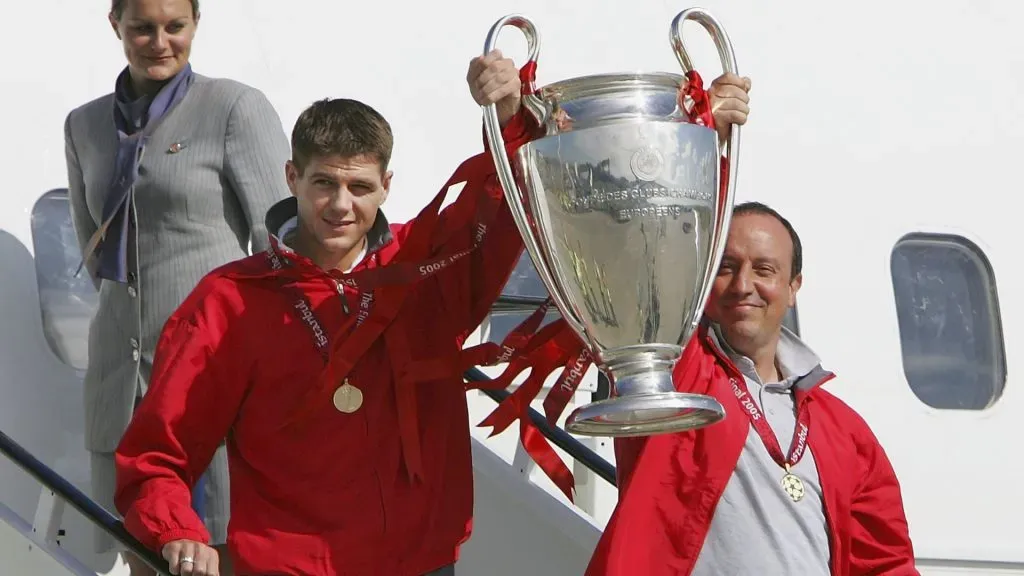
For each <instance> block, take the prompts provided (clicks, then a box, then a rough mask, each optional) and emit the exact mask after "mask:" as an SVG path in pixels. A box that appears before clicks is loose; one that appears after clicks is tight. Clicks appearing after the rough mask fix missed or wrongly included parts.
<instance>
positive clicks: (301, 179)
mask: <svg viewBox="0 0 1024 576" xmlns="http://www.w3.org/2000/svg"><path fill="white" fill-rule="evenodd" d="M285 171H286V176H287V178H288V187H289V188H290V189H291V192H292V194H293V195H294V196H295V197H296V199H297V200H298V205H299V226H301V227H302V233H303V236H304V237H305V238H306V239H307V241H312V242H313V243H315V244H316V245H317V248H318V250H317V252H320V253H324V254H331V255H334V256H335V257H337V258H339V259H343V260H348V259H347V258H344V257H345V256H348V255H349V254H352V253H354V252H358V251H359V250H360V249H361V248H362V246H363V239H364V238H366V234H367V233H368V232H369V231H370V228H372V227H373V223H374V221H375V220H376V218H377V210H378V209H379V208H380V206H381V204H383V203H384V201H385V200H386V199H387V197H388V191H389V190H390V188H391V173H390V172H384V170H383V169H382V167H381V165H380V162H378V161H377V160H376V159H374V158H373V157H371V156H369V155H365V154H363V155H359V156H355V157H350V158H346V157H343V156H337V155H333V156H314V157H312V158H310V160H309V162H308V164H307V165H306V166H305V168H304V169H303V170H300V169H299V167H298V166H297V165H296V164H295V163H294V162H288V164H287V166H286V168H285Z"/></svg>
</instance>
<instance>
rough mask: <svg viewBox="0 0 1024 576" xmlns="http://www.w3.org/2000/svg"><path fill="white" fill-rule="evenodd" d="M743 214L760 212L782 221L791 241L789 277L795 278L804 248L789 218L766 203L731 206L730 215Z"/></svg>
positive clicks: (802, 260) (800, 264)
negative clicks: (791, 253)
mask: <svg viewBox="0 0 1024 576" xmlns="http://www.w3.org/2000/svg"><path fill="white" fill-rule="evenodd" d="M743 214H762V215H764V216H771V217H772V218H775V219H776V220H778V221H779V222H781V223H782V226H783V227H784V228H785V229H786V232H789V239H790V240H792V241H793V266H792V273H791V274H790V279H793V278H796V277H797V275H799V274H800V272H801V271H802V270H803V267H804V249H803V245H801V244H800V236H799V235H798V234H797V233H796V230H795V229H794V228H793V225H792V224H790V223H789V220H786V219H785V218H783V217H782V214H779V213H778V212H776V211H775V210H774V209H772V208H770V207H769V206H768V205H766V204H762V203H760V202H744V203H742V204H737V205H736V206H735V207H733V209H732V215H733V217H734V218H735V217H736V216H740V215H743Z"/></svg>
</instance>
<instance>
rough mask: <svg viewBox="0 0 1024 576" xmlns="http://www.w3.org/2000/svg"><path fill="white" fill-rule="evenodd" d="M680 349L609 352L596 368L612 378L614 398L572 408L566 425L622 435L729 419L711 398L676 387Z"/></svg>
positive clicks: (664, 347) (582, 431)
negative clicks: (674, 373) (677, 389)
mask: <svg viewBox="0 0 1024 576" xmlns="http://www.w3.org/2000/svg"><path fill="white" fill-rule="evenodd" d="M681 352H682V350H681V348H680V347H678V346H667V345H647V346H642V347H641V346H636V347H634V346H630V347H626V348H620V349H616V350H610V351H607V352H605V354H603V355H602V358H601V359H600V360H599V361H598V362H599V364H598V366H599V368H600V369H601V371H602V372H604V373H605V375H607V376H608V379H609V380H610V381H611V385H612V394H611V396H612V397H611V398H609V399H608V400H601V401H599V402H594V403H591V404H588V405H586V406H583V407H580V408H577V409H576V410H574V411H573V413H572V414H570V415H569V418H568V419H567V420H566V424H565V429H566V430H568V431H569V432H572V433H574V434H582V435H587V436H611V437H620V438H622V437H629V436H649V435H652V434H663V433H671V432H683V431H687V430H696V429H698V428H703V427H705V426H709V425H711V424H714V423H715V422H718V421H719V420H721V419H723V418H725V408H724V407H723V406H722V405H721V404H720V403H719V402H718V401H717V400H715V399H714V398H712V397H711V396H705V395H702V394H689V393H685V392H677V391H676V389H675V383H674V382H673V379H672V370H673V368H674V367H675V364H676V362H677V361H678V360H679V357H680V355H681Z"/></svg>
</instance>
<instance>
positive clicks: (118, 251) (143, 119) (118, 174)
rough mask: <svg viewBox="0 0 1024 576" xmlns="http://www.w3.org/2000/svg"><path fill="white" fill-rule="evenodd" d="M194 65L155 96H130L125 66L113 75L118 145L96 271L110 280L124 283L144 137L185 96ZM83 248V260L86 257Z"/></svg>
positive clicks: (97, 241) (97, 248)
mask: <svg viewBox="0 0 1024 576" xmlns="http://www.w3.org/2000/svg"><path fill="white" fill-rule="evenodd" d="M194 77H195V76H194V75H193V73H192V66H191V65H189V64H186V65H185V68H183V69H182V70H181V72H179V73H178V74H177V75H176V76H175V77H174V78H172V79H171V80H170V82H168V83H167V84H166V85H164V87H163V88H161V89H160V91H159V92H158V93H157V94H156V96H142V97H140V98H136V99H134V100H132V99H131V97H130V94H131V90H130V83H131V78H130V77H129V75H128V68H125V69H124V71H123V72H121V74H120V75H119V76H118V77H117V82H116V84H115V86H114V126H115V127H116V128H117V136H118V141H119V142H118V147H117V156H116V157H115V160H114V176H113V179H112V181H111V183H110V190H109V191H108V192H107V198H106V201H105V202H104V203H103V223H102V225H101V226H100V227H99V230H97V232H96V236H94V238H93V241H91V242H90V244H95V251H94V252H93V253H94V254H95V255H96V266H95V274H96V276H97V277H99V278H105V279H107V280H112V281H114V282H121V283H126V282H128V243H129V237H130V235H129V231H130V229H131V226H132V225H133V222H132V215H131V207H132V202H133V195H134V191H135V180H136V179H137V178H138V176H139V162H141V161H142V155H143V152H144V150H145V148H146V141H147V140H148V138H149V136H150V135H152V133H153V130H154V129H155V128H156V126H157V125H159V122H160V119H161V118H163V116H164V115H166V114H167V113H168V112H169V111H170V110H171V109H172V108H174V106H175V105H176V104H177V103H178V102H180V101H181V100H182V98H184V97H185V94H187V93H188V90H189V88H190V87H191V86H192V81H193V79H194ZM89 256H90V251H87V256H86V258H89Z"/></svg>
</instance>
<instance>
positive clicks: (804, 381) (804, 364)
mask: <svg viewBox="0 0 1024 576" xmlns="http://www.w3.org/2000/svg"><path fill="white" fill-rule="evenodd" d="M708 334H709V336H710V339H711V342H712V344H714V346H715V347H716V348H717V349H718V350H719V351H720V352H721V353H722V354H723V355H725V357H727V358H728V359H729V360H730V361H731V362H732V364H733V366H735V368H736V369H737V370H739V371H740V372H741V373H742V374H744V375H746V376H747V377H749V378H752V379H754V380H755V381H759V380H760V379H759V378H758V377H757V373H756V372H755V370H754V362H753V361H752V360H751V359H750V358H747V357H746V356H744V355H743V354H740V353H739V352H737V351H736V350H734V349H733V348H732V346H730V345H729V343H728V342H727V341H726V340H725V336H724V335H723V334H722V331H721V327H720V326H719V325H718V324H717V323H711V330H708ZM775 361H776V362H777V364H778V368H779V372H780V375H781V376H782V378H783V380H782V381H781V382H772V383H762V385H763V386H764V387H765V388H768V389H776V390H792V389H794V388H795V389H799V390H803V391H810V390H811V389H813V388H815V387H817V386H819V385H821V384H824V383H825V382H827V381H828V380H830V379H831V378H832V377H833V374H832V373H831V372H829V371H827V370H825V369H824V368H822V367H821V359H820V358H819V357H818V355H817V354H816V353H815V352H814V350H812V349H811V347H810V346H808V345H807V344H806V343H805V342H804V341H803V340H801V339H800V337H799V336H797V335H796V334H794V333H793V332H792V331H790V330H789V329H788V328H786V327H785V326H783V327H782V333H781V334H780V336H779V344H778V347H777V348H776V349H775Z"/></svg>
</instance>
